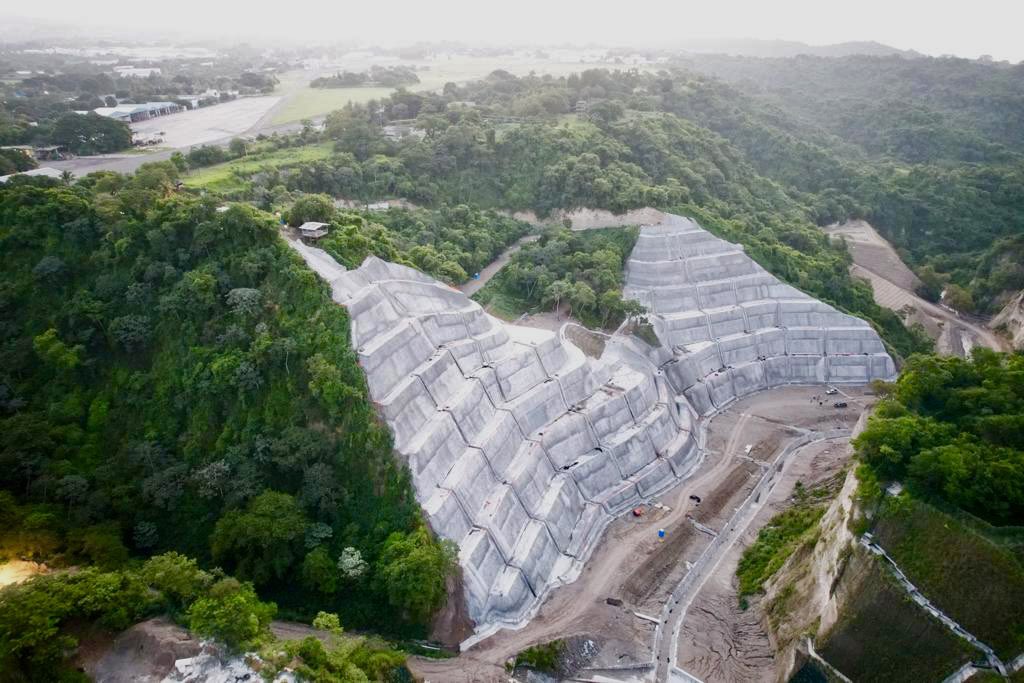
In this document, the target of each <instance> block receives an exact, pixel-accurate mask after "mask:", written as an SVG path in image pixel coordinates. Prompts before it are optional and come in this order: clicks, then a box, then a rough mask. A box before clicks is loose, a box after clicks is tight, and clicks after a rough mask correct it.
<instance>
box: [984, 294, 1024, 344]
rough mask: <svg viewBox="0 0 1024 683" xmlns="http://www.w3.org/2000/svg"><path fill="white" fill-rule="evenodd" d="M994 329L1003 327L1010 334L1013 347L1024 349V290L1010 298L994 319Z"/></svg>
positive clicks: (992, 325)
mask: <svg viewBox="0 0 1024 683" xmlns="http://www.w3.org/2000/svg"><path fill="white" fill-rule="evenodd" d="M991 327H992V329H994V330H998V329H1000V328H1003V329H1005V330H1006V333H1007V334H1008V335H1009V336H1010V339H1011V343H1012V344H1013V348H1015V349H1018V350H1024V292H1020V293H1018V294H1017V296H1015V297H1014V298H1013V299H1011V300H1010V302H1009V303H1007V304H1006V306H1004V307H1003V310H1001V311H999V314H998V315H996V317H995V318H993V319H992V324H991Z"/></svg>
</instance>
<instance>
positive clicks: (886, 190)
mask: <svg viewBox="0 0 1024 683" xmlns="http://www.w3.org/2000/svg"><path fill="white" fill-rule="evenodd" d="M872 60H874V61H872ZM722 61H723V63H726V64H728V65H729V66H730V69H731V71H728V70H726V69H725V68H724V67H721V68H719V62H717V61H715V60H714V59H712V58H708V59H707V60H705V61H697V62H696V63H694V64H690V66H691V67H692V68H697V69H701V70H705V69H706V70H709V71H716V69H717V71H716V72H722V73H723V74H724V75H730V76H732V77H733V79H732V80H734V82H735V85H730V84H727V83H724V82H722V81H720V80H717V79H715V78H711V77H708V76H706V75H701V74H698V73H695V72H693V71H683V70H678V69H677V70H672V71H663V72H659V73H657V74H649V73H639V72H633V71H628V72H626V71H617V72H608V71H585V72H583V73H581V74H574V75H571V76H568V77H562V78H554V77H551V76H527V77H521V78H520V77H516V76H513V75H511V74H508V73H506V72H502V71H496V72H494V73H492V74H491V75H490V76H488V77H487V78H485V79H482V80H479V81H474V82H471V83H467V84H464V85H455V84H448V85H447V86H446V87H445V88H444V91H443V92H441V93H412V92H408V91H405V90H401V89H400V90H399V91H397V92H396V93H395V94H394V95H392V96H391V97H390V98H388V99H386V100H382V101H379V102H371V103H369V104H367V105H365V106H354V107H349V108H347V109H345V110H342V111H339V112H335V113H334V114H332V115H331V116H329V117H328V120H327V124H326V130H325V133H324V135H325V137H326V138H327V139H330V140H333V141H335V144H336V154H335V155H334V156H332V157H331V158H329V159H325V160H319V161H315V162H313V163H310V164H303V165H301V166H297V167H296V168H293V169H287V168H286V169H276V170H275V171H274V172H273V173H259V174H254V175H253V177H252V180H253V183H252V186H251V188H250V190H249V193H248V197H250V198H255V199H258V200H261V201H267V200H268V198H273V197H274V195H275V193H276V194H277V195H280V194H281V192H282V191H283V190H290V191H293V192H294V191H302V192H323V193H327V194H330V195H333V196H344V197H348V198H352V199H362V200H371V201H372V200H376V199H380V198H382V197H388V196H399V197H404V198H406V199H409V200H410V201H413V202H416V203H420V204H424V205H436V204H440V203H448V204H458V203H474V204H478V205H482V206H492V207H498V208H506V209H531V210H535V211H538V212H540V213H541V214H544V213H547V212H549V211H551V210H553V209H556V208H574V207H579V206H589V207H600V208H607V209H611V210H613V211H622V210H625V209H629V208H636V207H640V206H657V207H662V208H667V207H673V206H680V205H687V204H692V205H695V206H697V207H699V208H700V209H702V210H704V211H706V212H709V213H711V214H713V215H715V216H717V217H718V218H720V219H724V220H730V221H735V222H737V223H739V224H740V225H741V227H742V230H741V231H740V232H741V233H748V234H752V233H765V232H766V229H770V230H771V233H772V237H774V238H777V239H775V240H773V241H776V242H778V243H779V244H780V246H781V247H787V246H789V247H795V248H797V249H802V248H804V247H805V245H806V243H807V242H808V240H810V241H812V242H813V241H814V240H813V238H811V237H809V235H811V234H812V233H813V232H814V226H815V224H818V225H824V224H826V223H831V222H834V221H841V220H845V219H846V218H849V217H863V218H867V219H869V220H870V221H872V223H873V224H875V225H876V227H878V228H879V229H880V230H881V231H882V233H883V234H884V235H886V236H887V237H888V238H889V239H891V240H892V241H893V242H894V244H895V245H896V246H897V247H898V248H900V249H901V250H902V252H903V253H904V256H905V258H906V259H907V260H908V262H909V263H910V264H911V265H912V266H913V267H915V268H917V269H919V270H921V269H924V268H926V267H928V268H931V269H932V270H933V271H934V272H936V273H937V275H938V277H939V279H940V280H941V282H943V283H944V282H947V281H952V282H955V283H956V284H958V285H959V286H961V287H963V288H965V290H966V291H967V292H968V293H970V294H971V295H972V297H971V298H972V299H973V300H974V301H975V302H976V304H977V306H978V308H979V309H980V310H982V311H991V310H993V309H994V308H995V307H997V306H998V305H999V303H1000V301H1001V298H1000V295H1001V294H1003V293H1004V292H1006V291H1012V290H1015V289H1020V288H1024V266H1022V265H1021V263H1022V261H1024V259H1022V258H1021V257H1022V256H1024V243H1022V237H1021V234H1020V225H1021V224H1022V218H1024V216H1022V211H1024V195H1022V192H1024V166H1022V164H1024V161H1022V159H1024V157H1022V155H1021V149H1020V141H1019V139H1017V137H1015V134H1014V133H1013V131H1016V130H1018V129H1020V128H1021V126H1014V125H1012V123H1011V121H1012V118H1013V116H1017V117H1019V116H1020V113H1019V107H1018V108H1014V106H1013V105H1014V103H1015V102H1017V101H1018V100H1019V99H1020V97H1021V94H1020V93H1021V92H1022V88H1021V87H1020V82H1019V81H1020V71H1021V69H1020V67H1014V68H1008V67H1002V66H998V65H983V64H977V63H970V62H965V61H964V60H932V59H921V60H903V59H901V58H898V57H889V58H869V57H848V58H844V59H810V58H808V59H804V58H798V59H790V60H741V59H737V60H736V61H735V63H733V62H729V61H728V60H726V59H725V58H722ZM748 64H749V65H751V66H750V68H749V70H750V71H751V73H752V75H750V76H749V77H743V78H741V77H739V76H736V75H735V74H733V73H732V72H733V71H742V68H743V67H744V66H746V65H748ZM790 67H793V68H795V69H797V71H798V72H800V70H804V71H814V73H815V74H816V75H815V76H814V77H812V75H811V74H809V75H808V77H807V78H806V79H805V81H804V82H802V83H801V86H800V87H799V88H797V87H795V86H792V84H791V83H790V81H789V80H787V79H789V78H790V77H789V76H782V75H779V74H777V73H776V72H784V71H786V69H788V68H790ZM818 72H820V73H818ZM851 72H852V73H853V74H855V76H856V77H855V78H854V76H853V75H851ZM976 72H977V73H976ZM977 74H982V75H983V76H984V77H981V76H978V75H977ZM848 77H849V78H852V79H853V80H854V81H855V83H856V87H853V88H850V89H849V92H848V93H846V94H845V95H844V96H843V97H838V96H835V94H836V92H837V90H838V89H840V88H842V87H843V86H842V84H843V83H845V80H844V79H846V78H848ZM753 81H756V82H757V83H758V86H757V87H755V86H754V85H751V82H753ZM951 84H955V85H951ZM883 86H884V87H885V88H887V89H886V90H885V92H886V93H887V97H888V98H890V99H887V100H885V104H884V106H883V105H880V104H878V102H877V99H876V98H874V97H873V95H872V94H871V93H872V92H873V91H872V88H876V87H879V88H880V87H883ZM954 87H955V88H956V89H957V92H958V93H959V96H958V97H952V96H950V90H951V88H954ZM773 88H774V90H773ZM908 89H910V90H912V91H913V92H914V93H915V97H914V98H913V102H914V104H913V105H912V106H911V105H908V104H906V102H907V101H909V100H910V99H911V98H910V97H909V95H908V92H910V90H908ZM915 89H916V90H915ZM918 91H922V92H923V95H922V96H921V97H916V93H917V92H918ZM1015 98H1016V99H1015ZM467 102H469V103H471V104H469V105H467V104H466V103H467ZM815 103H816V104H815ZM901 103H902V104H901ZM578 104H579V105H580V106H577V105H578ZM940 105H941V106H940ZM581 107H582V108H581ZM837 108H838V109H840V110H841V112H842V115H836V114H835V109H837ZM577 110H579V111H581V112H583V113H574V112H576V111H577ZM864 111H866V112H868V113H867V114H865V115H863V116H861V113H862V112H864ZM979 111H983V112H984V116H981V115H980V114H978V112H979ZM1008 111H1012V112H1015V113H1012V114H1008V115H1007V116H1003V113H1005V112H1008ZM371 112H372V113H371ZM976 114H978V115H976ZM1007 117H1009V118H1007ZM406 118H415V119H416V124H417V126H419V127H420V128H421V129H422V130H423V131H424V132H425V137H424V138H423V139H418V138H416V137H409V138H405V139H402V140H400V141H393V140H389V139H387V138H386V137H385V136H384V135H383V133H382V131H381V128H380V125H379V124H380V121H381V120H384V121H386V120H391V119H406ZM837 121H838V123H837ZM843 122H845V123H843ZM855 124H856V125H855ZM1003 124H1005V125H1003ZM1000 126H1002V128H1000ZM1000 131H1002V132H1000ZM939 291H941V286H940V287H938V288H934V287H933V288H929V289H928V290H926V291H925V292H923V293H924V294H925V295H928V296H931V297H932V298H934V297H935V296H937V294H938V292H939ZM814 293H815V294H819V292H818V291H815V292H814ZM868 317H874V316H871V315H870V314H868Z"/></svg>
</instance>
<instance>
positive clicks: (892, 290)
mask: <svg viewBox="0 0 1024 683" xmlns="http://www.w3.org/2000/svg"><path fill="white" fill-rule="evenodd" d="M850 272H851V273H853V274H854V275H856V276H858V277H862V278H865V279H867V280H868V281H869V282H871V286H872V288H873V289H874V291H875V301H876V302H878V303H879V304H880V305H882V306H885V307H886V308H890V309H892V310H894V311H899V310H900V309H902V308H904V307H906V306H912V307H913V308H916V309H918V310H920V311H922V312H923V313H925V314H927V315H928V316H930V317H932V318H936V319H938V320H940V321H942V322H943V323H945V327H947V328H948V329H949V331H948V334H950V335H951V339H950V341H949V342H947V343H946V344H943V343H942V342H941V341H940V344H939V351H940V353H946V354H947V355H957V356H961V355H964V353H962V350H964V349H963V346H961V349H960V350H958V349H957V348H956V346H957V340H958V338H959V337H960V336H962V335H963V330H966V331H967V332H968V333H970V335H971V337H973V339H974V340H976V341H978V342H979V343H981V344H982V345H984V346H986V347H988V348H990V349H994V350H996V351H1008V350H1009V348H1008V344H1007V342H1006V340H1004V339H1003V338H1002V337H1000V336H999V335H997V334H995V333H994V332H992V331H991V330H989V329H987V328H985V327H981V326H980V325H975V324H974V323H971V322H968V321H967V320H965V319H963V318H961V317H959V316H957V315H956V314H955V313H951V312H949V311H947V310H946V309H944V308H942V307H941V306H936V305H935V304H933V303H931V302H930V301H925V300H924V299H922V298H921V297H919V296H917V295H916V294H914V293H913V292H910V291H908V290H906V289H903V288H902V287H900V286H899V285H897V284H895V283H893V282H890V281H889V280H887V279H885V278H884V277H883V276H881V275H879V274H878V273H875V272H872V271H870V270H868V269H866V268H864V267H862V266H859V265H857V264H854V265H853V266H852V267H851V268H850ZM943 347H945V348H943Z"/></svg>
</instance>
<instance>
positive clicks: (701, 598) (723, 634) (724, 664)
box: [678, 440, 850, 683]
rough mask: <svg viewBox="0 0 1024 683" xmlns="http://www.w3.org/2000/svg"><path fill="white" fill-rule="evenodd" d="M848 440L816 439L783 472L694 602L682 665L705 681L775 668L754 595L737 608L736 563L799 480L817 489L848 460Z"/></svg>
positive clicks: (759, 675) (770, 673)
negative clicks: (760, 507) (741, 607)
mask: <svg viewBox="0 0 1024 683" xmlns="http://www.w3.org/2000/svg"><path fill="white" fill-rule="evenodd" d="M849 455H850V447H849V444H848V442H847V441H846V440H836V441H828V442H823V443H818V444H813V445H811V446H809V447H807V448H806V449H804V450H803V451H802V452H801V454H800V457H799V458H796V459H794V460H793V461H792V463H791V464H790V465H789V467H787V468H786V469H785V471H784V473H783V476H782V479H781V480H780V481H779V483H778V484H776V486H775V488H774V489H773V490H772V492H771V494H770V495H769V498H768V501H767V504H766V505H765V506H764V508H762V509H761V511H760V512H759V513H758V514H757V516H756V517H755V518H754V519H753V521H752V522H751V523H750V525H749V526H748V527H747V529H746V531H745V532H744V534H743V535H742V537H741V539H740V541H739V542H738V543H736V544H735V545H734V546H733V547H732V548H731V549H730V551H729V552H728V553H727V554H726V556H725V558H724V560H723V562H722V563H721V564H720V565H719V566H718V568H717V569H716V571H715V573H714V574H713V575H712V576H711V577H709V579H708V581H707V583H705V584H704V587H703V588H702V590H701V591H700V593H699V594H698V596H697V599H696V600H695V601H694V602H693V604H692V605H691V606H690V608H689V610H688V611H687V613H686V619H685V621H684V622H683V628H682V631H681V632H680V636H679V654H678V664H679V666H681V667H682V668H683V669H685V670H686V671H687V672H689V673H691V674H693V675H694V676H697V677H698V678H700V679H701V680H703V681H706V682H709V683H710V682H711V681H740V680H742V681H760V680H764V681H769V680H772V679H773V678H774V676H775V673H776V667H775V663H774V656H773V652H772V648H771V644H770V642H769V639H768V635H767V634H766V633H765V632H764V630H763V628H762V627H761V611H760V606H759V604H758V602H757V601H756V600H752V601H751V603H752V604H751V606H750V607H749V608H747V609H746V610H743V609H740V607H739V595H738V592H737V584H736V566H737V564H738V562H739V560H740V557H741V556H742V555H743V551H744V550H745V549H746V548H747V547H749V546H750V544H751V543H753V542H754V540H755V539H756V538H757V534H758V531H759V530H760V529H761V528H762V527H763V526H764V525H765V524H767V523H768V521H769V520H770V519H771V518H772V517H773V516H774V515H776V514H778V513H779V512H781V511H782V510H784V509H785V508H786V507H788V506H789V504H790V503H791V496H792V495H793V490H794V488H795V486H796V483H797V482H801V483H803V485H804V486H807V487H809V488H813V487H815V486H817V485H819V484H822V483H824V482H826V481H828V480H829V479H831V478H833V477H834V476H835V475H836V474H837V473H838V472H839V471H840V470H841V469H842V468H843V466H844V465H845V464H846V463H847V462H848V460H849Z"/></svg>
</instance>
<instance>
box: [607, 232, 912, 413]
mask: <svg viewBox="0 0 1024 683" xmlns="http://www.w3.org/2000/svg"><path fill="white" fill-rule="evenodd" d="M624 296H625V297H626V298H630V299H634V300H636V301H638V302H640V303H641V304H643V305H644V306H645V307H646V308H647V309H648V310H649V311H650V312H651V315H650V316H649V318H650V321H651V323H652V325H653V327H654V331H655V334H656V335H657V337H658V339H659V341H660V342H661V344H662V346H663V347H664V348H665V349H667V350H668V351H669V352H670V353H671V357H670V358H669V359H668V360H667V362H664V363H663V364H662V365H661V369H662V370H663V371H664V373H665V376H666V377H667V378H668V380H669V382H670V384H671V385H672V388H673V391H675V392H676V393H679V394H682V395H684V396H686V398H687V399H688V401H689V403H690V404H691V405H692V406H693V408H694V409H695V411H696V412H697V413H698V414H699V415H709V414H711V413H712V412H714V411H715V410H716V409H718V408H720V407H722V406H724V405H726V404H728V403H729V402H731V401H733V400H734V399H736V398H737V397H740V396H744V395H746V394H750V393H753V392H755V391H759V390H761V389H767V388H770V387H774V386H778V385H781V384H816V383H831V384H842V383H865V382H869V381H871V380H873V379H885V380H891V379H893V378H894V377H895V374H896V368H895V365H894V363H893V361H892V358H890V357H889V354H888V353H886V351H885V347H884V345H883V344H882V341H881V339H880V338H879V337H878V335H877V334H876V333H875V331H874V329H872V328H871V326H870V325H868V323H867V322H865V321H863V320H861V319H860V318H855V317H853V316H851V315H847V314H845V313H841V312H839V311H837V310H836V309H834V308H832V307H831V306H829V305H827V304H824V303H822V302H820V301H818V300H816V299H813V298H811V297H810V296H808V295H807V294H804V293H803V292H801V291H799V290H797V289H795V288H793V287H791V286H789V285H787V284H785V283H783V282H781V281H779V280H778V279H777V278H776V277H774V276H773V275H771V274H770V273H768V272H767V271H766V270H765V269H764V268H762V267H761V266H759V265H758V264H757V263H755V262H754V261H753V259H751V258H750V257H749V256H747V255H746V253H744V251H743V247H742V246H741V245H738V244H733V243H731V242H726V241H725V240H722V239H719V238H718V237H715V236H714V235H712V234H711V233H709V232H707V231H706V230H704V229H703V228H701V227H700V226H699V225H698V224H697V223H695V222H694V221H692V220H690V219H688V218H683V217H681V216H673V215H669V214H666V215H665V218H664V219H663V221H662V222H661V223H659V224H657V225H651V226H646V227H644V228H642V229H641V231H640V235H639V237H638V239H637V242H636V246H635V247H634V248H633V252H632V253H631V254H630V258H629V261H628V262H627V265H626V286H625V290H624Z"/></svg>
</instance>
